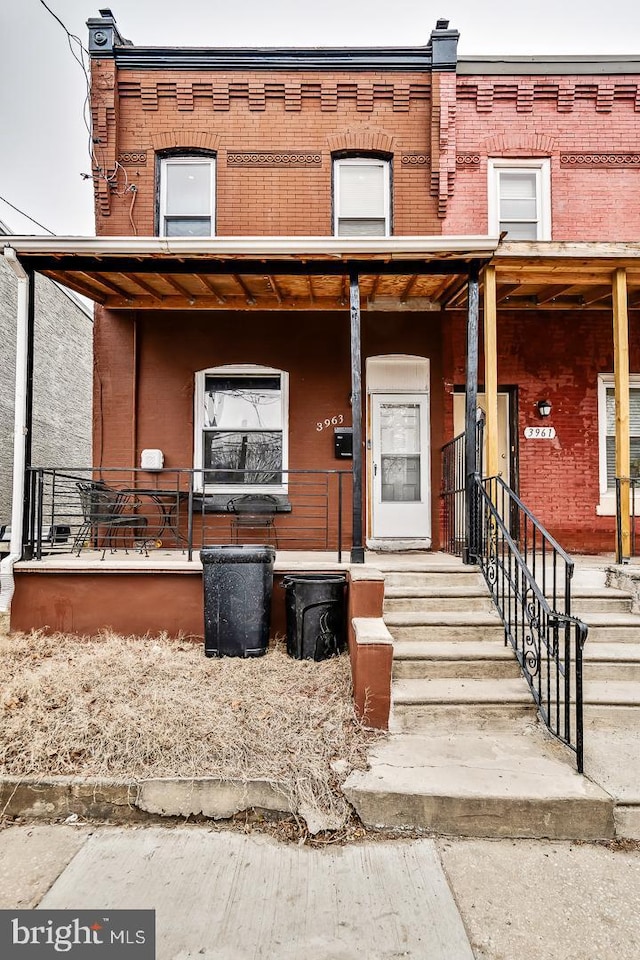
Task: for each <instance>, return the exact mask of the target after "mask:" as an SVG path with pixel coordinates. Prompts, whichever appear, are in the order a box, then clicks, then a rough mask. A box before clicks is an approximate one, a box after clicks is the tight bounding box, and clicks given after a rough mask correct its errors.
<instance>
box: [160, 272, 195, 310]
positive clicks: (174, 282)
mask: <svg viewBox="0 0 640 960" xmlns="http://www.w3.org/2000/svg"><path fill="white" fill-rule="evenodd" d="M162 279H163V280H164V281H165V283H168V284H169V286H170V287H172V288H173V289H174V290H175V291H176V292H177V293H179V294H181V296H183V297H186V298H187V300H188V302H189V304H190V305H193V304H194V303H195V301H196V295H195V293H191V290H187V288H186V287H183V286H182V284H181V283H178V281H177V280H174V279H173V277H170V276H169V275H168V274H166V273H165V274H163V275H162Z"/></svg>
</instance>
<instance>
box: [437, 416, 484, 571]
mask: <svg viewBox="0 0 640 960" xmlns="http://www.w3.org/2000/svg"><path fill="white" fill-rule="evenodd" d="M483 436H484V420H478V423H477V426H476V464H477V470H478V473H479V474H480V475H482V452H483ZM465 464H466V458H465V434H464V433H461V434H459V435H458V436H457V437H454V438H453V440H450V441H449V442H448V443H445V445H444V446H443V448H442V482H441V489H440V497H441V500H442V543H443V549H444V550H445V551H446V552H447V553H451V554H453V555H454V556H456V557H461V556H462V555H463V553H464V550H465V545H466V532H465V526H466V523H465V495H466V494H465V491H466V468H465Z"/></svg>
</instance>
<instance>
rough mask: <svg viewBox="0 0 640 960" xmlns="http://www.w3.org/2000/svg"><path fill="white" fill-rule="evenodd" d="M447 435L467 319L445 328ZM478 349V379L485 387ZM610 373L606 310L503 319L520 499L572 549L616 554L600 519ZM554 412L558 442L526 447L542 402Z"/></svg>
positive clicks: (639, 361)
mask: <svg viewBox="0 0 640 960" xmlns="http://www.w3.org/2000/svg"><path fill="white" fill-rule="evenodd" d="M444 331H445V332H444V339H445V347H444V356H445V377H446V378H447V389H448V391H449V392H448V399H447V401H446V403H445V431H446V432H447V435H448V436H451V435H452V431H453V400H452V395H451V391H452V389H453V385H454V384H456V385H462V384H464V358H463V356H461V354H460V344H462V343H464V336H465V318H464V316H462V315H461V314H456V315H455V316H453V315H452V316H451V317H450V320H449V322H448V323H447V324H446V325H445V328H444ZM629 340H630V367H631V370H632V371H633V372H636V371H640V314H639V313H638V311H632V313H631V315H630V335H629ZM483 365H484V354H483V352H482V350H481V355H480V369H479V379H480V382H482V381H483V379H484V376H483V369H484V367H483ZM612 370H613V321H612V318H611V316H610V315H609V314H607V313H606V312H605V311H583V312H582V313H580V312H577V311H573V312H570V313H565V312H562V311H547V312H546V313H543V312H542V311H535V312H534V311H531V312H528V311H517V312H516V311H511V312H509V311H506V310H500V311H499V312H498V382H499V384H501V385H505V386H507V385H514V384H515V385H517V387H518V407H519V417H518V438H519V461H520V496H521V498H522V499H523V500H524V502H525V503H526V505H527V506H528V507H529V508H530V509H531V510H532V511H533V513H534V514H535V515H536V516H537V517H538V518H539V519H540V520H541V521H542V522H543V523H544V524H545V525H546V526H547V527H548V529H549V531H550V532H551V533H552V534H553V535H554V536H555V537H556V538H557V539H558V540H559V541H560V543H561V544H562V545H563V546H564V547H565V548H566V549H569V550H574V551H580V552H585V553H596V552H599V551H612V550H613V549H614V543H615V541H614V529H615V519H614V517H599V516H597V514H596V505H597V504H598V502H599V499H600V493H599V484H600V478H599V446H598V397H597V378H598V374H599V373H611V372H612ZM542 399H548V400H550V401H551V403H552V406H553V409H552V413H551V416H550V417H549V419H548V423H549V424H552V425H553V426H554V427H555V428H556V432H557V436H556V438H555V439H554V440H549V441H546V440H545V441H536V440H526V439H524V436H523V431H524V428H525V427H527V426H537V425H540V423H541V420H540V418H539V416H538V414H537V411H536V403H537V401H538V400H542Z"/></svg>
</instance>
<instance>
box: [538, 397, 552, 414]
mask: <svg viewBox="0 0 640 960" xmlns="http://www.w3.org/2000/svg"><path fill="white" fill-rule="evenodd" d="M537 407H538V413H539V415H540V416H541V417H548V416H549V414H550V413H551V400H538V403H537Z"/></svg>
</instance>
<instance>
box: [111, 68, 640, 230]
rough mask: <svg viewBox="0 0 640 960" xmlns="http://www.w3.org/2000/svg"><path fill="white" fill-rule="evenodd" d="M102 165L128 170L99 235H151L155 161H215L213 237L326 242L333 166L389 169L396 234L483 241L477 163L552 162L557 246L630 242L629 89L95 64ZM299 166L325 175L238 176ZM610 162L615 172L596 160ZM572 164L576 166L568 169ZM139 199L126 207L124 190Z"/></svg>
mask: <svg viewBox="0 0 640 960" xmlns="http://www.w3.org/2000/svg"><path fill="white" fill-rule="evenodd" d="M92 70H93V110H94V122H95V129H96V132H97V134H98V136H99V139H100V143H99V144H98V145H97V147H96V150H97V156H98V158H99V160H100V161H101V162H102V163H103V164H104V166H105V168H106V169H107V170H109V171H111V170H113V168H114V166H115V163H116V161H119V162H120V163H121V164H122V168H123V170H124V171H126V177H127V178H128V179H127V180H125V175H124V173H123V172H122V170H121V171H120V173H119V176H118V189H117V191H115V192H114V191H113V190H109V189H108V187H107V186H106V184H105V182H104V181H99V182H98V190H97V202H96V210H97V227H96V229H97V233H98V234H108V235H129V234H131V233H132V232H137V233H138V234H140V235H151V234H153V232H154V229H155V226H154V220H155V202H156V199H155V156H156V152H157V151H159V150H163V149H167V148H172V147H176V148H182V149H184V150H185V151H188V150H189V149H192V148H206V149H209V150H211V151H213V152H215V154H216V156H217V198H216V217H217V224H216V232H217V233H218V234H219V235H221V236H225V235H278V234H280V235H325V236H326V235H330V234H331V233H332V232H333V231H332V223H331V179H332V177H331V155H332V152H334V151H339V150H351V151H365V152H366V151H381V152H384V153H387V154H390V155H392V157H393V189H392V194H393V232H394V233H395V234H397V235H410V234H438V233H441V232H444V233H446V234H450V235H451V234H473V233H480V234H482V233H486V232H487V158H488V157H514V158H516V157H535V156H541V157H543V156H544V157H550V158H551V178H552V186H551V193H552V222H553V227H552V233H553V239H556V240H567V239H573V240H628V239H634V238H636V237H637V236H638V232H639V230H640V206H639V205H638V204H632V203H631V204H625V217H624V218H621V217H620V215H619V210H620V203H621V200H622V202H623V203H624V198H628V197H633V196H635V194H636V193H637V189H638V183H639V182H640V165H638V164H635V165H633V164H632V158H633V156H634V155H635V156H636V157H637V155H638V152H639V151H640V124H638V109H639V106H638V105H639V104H640V94H639V84H638V78H637V77H636V76H628V77H627V76H615V77H607V76H549V77H541V76H534V77H527V76H514V77H508V76H504V77H472V76H458V77H457V78H456V76H455V75H454V74H438V73H435V74H433V75H431V74H428V73H425V74H421V73H399V74H394V73H387V72H384V73H382V72H381V73H375V72H373V71H365V72H354V73H352V74H350V73H348V72H346V71H343V72H334V73H328V72H324V71H323V72H316V73H313V72H305V73H301V72H291V73H289V72H285V71H274V72H271V73H266V72H262V71H256V72H254V73H251V72H240V71H238V72H236V71H229V72H225V71H214V72H208V71H204V72H197V71H162V72H160V71H154V70H152V71H146V72H145V71H137V70H122V71H120V72H119V73H118V72H117V71H116V69H115V66H114V63H113V61H109V60H104V61H100V60H96V61H94V62H93V63H92ZM268 151H273V152H278V151H299V152H300V153H302V154H304V155H306V156H308V157H311V158H313V157H317V158H319V162H315V161H312V162H306V163H304V165H303V166H300V165H291V164H289V163H285V162H284V161H282V160H280V161H276V162H272V163H270V164H269V163H268V164H265V163H263V162H260V163H256V164H255V165H254V164H249V165H248V166H245V165H242V164H240V165H238V164H234V163H233V162H231V163H230V162H229V159H230V156H231V157H232V158H233V156H234V155H236V156H237V154H238V153H242V152H258V153H260V152H262V153H263V154H264V153H265V152H268ZM594 154H597V155H602V154H617V155H619V157H620V159H619V161H617V162H616V164H614V165H613V166H610V165H609V166H608V165H602V163H601V162H600V157H599V156H598V158H597V161H598V162H593V155H594ZM568 155H573V156H574V162H572V163H564V162H563V160H562V158H563V157H564V158H566V157H567V156H568ZM127 183H134V184H135V185H136V188H137V193H136V196H135V203H134V204H133V206H132V202H131V201H132V194H131V193H129V192H127V191H126V190H125V186H126V185H127Z"/></svg>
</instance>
